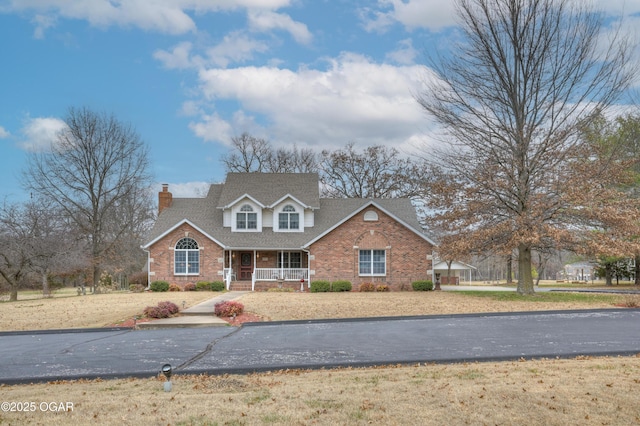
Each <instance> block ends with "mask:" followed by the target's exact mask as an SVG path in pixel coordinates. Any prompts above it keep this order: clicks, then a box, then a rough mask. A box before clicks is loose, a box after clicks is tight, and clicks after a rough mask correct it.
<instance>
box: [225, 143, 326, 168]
mask: <svg viewBox="0 0 640 426" xmlns="http://www.w3.org/2000/svg"><path fill="white" fill-rule="evenodd" d="M231 142H232V148H231V150H230V151H229V153H227V154H226V155H224V156H223V157H222V163H223V164H224V166H225V169H226V171H227V172H241V173H253V172H262V173H309V172H316V171H317V167H318V166H317V160H316V154H315V153H314V152H313V150H311V149H299V148H298V147H297V146H295V145H294V146H293V147H292V148H278V149H274V148H273V147H272V146H271V143H270V142H269V141H268V140H266V139H261V138H256V137H254V136H251V135H249V134H248V133H243V134H242V135H240V136H239V137H234V138H232V139H231Z"/></svg>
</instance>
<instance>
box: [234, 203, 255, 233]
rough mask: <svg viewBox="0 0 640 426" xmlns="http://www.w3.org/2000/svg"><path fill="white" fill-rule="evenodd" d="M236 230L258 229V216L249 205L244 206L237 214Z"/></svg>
mask: <svg viewBox="0 0 640 426" xmlns="http://www.w3.org/2000/svg"><path fill="white" fill-rule="evenodd" d="M236 229H258V214H257V213H256V212H254V211H253V207H251V206H250V205H249V204H245V205H244V206H242V207H241V208H240V211H239V212H238V213H236Z"/></svg>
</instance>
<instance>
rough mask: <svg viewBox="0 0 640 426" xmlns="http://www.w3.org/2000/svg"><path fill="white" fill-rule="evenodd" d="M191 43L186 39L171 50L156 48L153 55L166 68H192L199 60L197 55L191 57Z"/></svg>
mask: <svg viewBox="0 0 640 426" xmlns="http://www.w3.org/2000/svg"><path fill="white" fill-rule="evenodd" d="M191 48H192V44H191V43H190V42H188V41H185V42H182V43H179V44H177V45H175V46H174V47H173V49H172V50H171V51H166V50H162V49H158V50H156V51H155V52H153V57H154V58H155V59H157V60H158V61H160V62H162V64H163V65H164V67H165V68H168V69H187V68H192V67H193V66H194V65H195V64H197V63H198V62H200V61H199V60H198V57H194V58H192V57H191Z"/></svg>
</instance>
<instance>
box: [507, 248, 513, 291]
mask: <svg viewBox="0 0 640 426" xmlns="http://www.w3.org/2000/svg"><path fill="white" fill-rule="evenodd" d="M507 284H513V257H512V256H511V254H509V257H507Z"/></svg>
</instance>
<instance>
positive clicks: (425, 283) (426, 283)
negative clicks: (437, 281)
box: [411, 280, 433, 291]
mask: <svg viewBox="0 0 640 426" xmlns="http://www.w3.org/2000/svg"><path fill="white" fill-rule="evenodd" d="M411 287H413V291H431V290H433V281H431V280H422V281H414V282H412V283H411Z"/></svg>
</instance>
